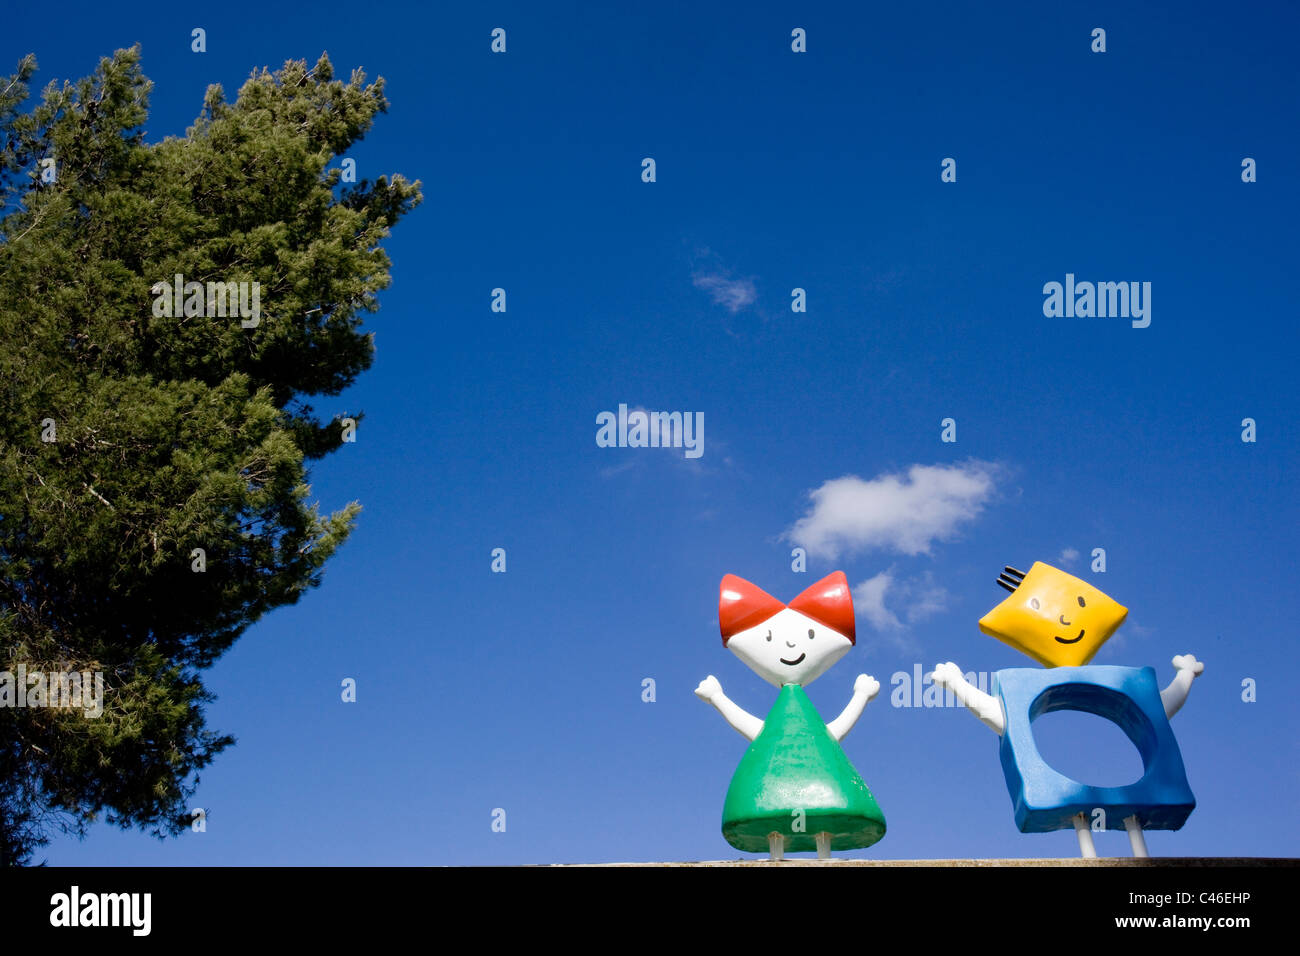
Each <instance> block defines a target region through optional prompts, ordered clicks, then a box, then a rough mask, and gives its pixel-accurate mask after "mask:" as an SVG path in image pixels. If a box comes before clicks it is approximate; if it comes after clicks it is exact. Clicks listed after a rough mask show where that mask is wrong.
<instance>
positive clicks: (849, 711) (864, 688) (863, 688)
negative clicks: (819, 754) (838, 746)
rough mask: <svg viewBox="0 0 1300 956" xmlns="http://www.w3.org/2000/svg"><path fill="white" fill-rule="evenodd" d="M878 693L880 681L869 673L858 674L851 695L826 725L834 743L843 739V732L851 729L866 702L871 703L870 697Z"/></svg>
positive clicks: (845, 732) (864, 707)
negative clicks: (838, 713)
mask: <svg viewBox="0 0 1300 956" xmlns="http://www.w3.org/2000/svg"><path fill="white" fill-rule="evenodd" d="M879 693H880V681H878V680H876V679H875V678H874V677H872V676H871V675H870V674H859V675H858V679H857V680H855V681H854V682H853V696H852V697H851V698H849V702H848V703H847V704H845V705H844V710H843V711H841V712H840V715H839V716H838V717H836V718H835V719H834V720H832V721H831V722H830V723H829V724H827V725H826V729H827V730H829V731H830V732H831V736H832V737H834V738H835V742H836V743H839V742H840V741H841V740H843V739H844V736H845V734H847V733H848V732H849V731H850V730H852V729H853V725H854V724H856V723H857V722H858V718H859V717H861V716H862V711H863V710H865V709H866V706H867V704H869V703H871V699H872V698H873V697H875V696H876V695H877V694H879Z"/></svg>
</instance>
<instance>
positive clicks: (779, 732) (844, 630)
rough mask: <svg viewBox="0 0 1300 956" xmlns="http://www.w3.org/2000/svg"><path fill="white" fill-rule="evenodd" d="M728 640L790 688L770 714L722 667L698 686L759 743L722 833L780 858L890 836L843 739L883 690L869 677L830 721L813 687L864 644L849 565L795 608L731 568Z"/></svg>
mask: <svg viewBox="0 0 1300 956" xmlns="http://www.w3.org/2000/svg"><path fill="white" fill-rule="evenodd" d="M718 624H719V628H720V630H721V631H722V644H723V646H724V647H727V648H729V649H730V650H731V651H732V652H733V653H734V654H735V655H736V656H737V657H739V658H740V659H741V660H742V661H744V662H745V664H746V665H747V666H748V667H749V668H750V670H752V671H754V673H756V674H758V675H759V676H760V677H762V678H763V679H764V680H766V681H767V682H768V683H770V684H774V685H776V686H777V687H779V688H780V689H781V692H780V694H779V695H778V696H777V699H776V703H775V704H774V705H773V707H772V709H771V711H769V712H768V715H767V719H766V720H759V719H758V718H757V717H755V716H754V715H753V714H750V713H748V712H746V711H745V710H743V709H742V708H740V707H739V706H737V705H736V704H735V703H734V702H732V701H731V700H730V699H729V698H728V697H727V695H726V694H724V693H723V692H722V686H721V685H720V684H719V683H718V680H717V678H715V677H714V676H713V675H712V674H710V675H709V676H708V677H706V678H705V679H704V680H703V681H701V682H700V686H699V687H697V688H696V689H695V693H696V694H697V695H698V696H699V697H700V698H702V699H703V700H706V701H708V702H709V703H710V704H712V705H713V706H714V707H716V708H717V709H718V711H719V713H721V714H722V716H723V718H724V719H725V720H726V721H727V723H729V724H730V725H731V726H732V727H733V728H734V729H735V730H736V731H738V732H739V733H740V734H741V735H742V736H743V737H745V739H746V740H749V741H750V742H751V743H750V745H749V749H748V750H746V751H745V756H744V757H743V758H742V759H741V761H740V766H739V767H737V768H736V773H735V776H734V777H732V780H731V786H730V787H729V788H728V790H727V799H726V802H725V803H724V804H723V810H722V835H723V836H724V837H726V840H727V842H728V843H730V844H731V845H732V846H733V847H735V848H736V849H737V850H743V851H746V852H751V853H761V852H762V851H763V850H767V851H768V852H769V853H770V855H771V859H773V860H780V859H781V858H782V857H783V856H784V854H785V852H786V851H787V850H788V851H790V852H795V853H797V852H802V851H810V850H816V851H817V856H818V857H819V858H821V859H827V858H829V857H830V853H831V849H832V847H834V848H838V849H841V850H851V849H861V848H864V847H869V846H871V845H872V844H874V843H876V842H877V841H878V840H879V839H880V838H881V837H883V836H884V835H885V817H884V814H882V813H881V812H880V807H879V806H878V805H877V804H876V801H875V798H874V797H872V795H871V791H870V790H868V789H867V785H866V784H865V783H863V781H862V778H861V777H860V776H859V775H858V772H857V771H856V770H854V769H853V765H852V764H851V763H849V758H848V757H847V756H845V754H844V751H843V749H841V747H840V741H841V740H843V739H844V736H845V735H846V734H847V733H848V732H849V731H850V730H851V729H853V725H854V724H856V723H857V721H858V718H859V717H860V716H862V711H863V709H864V708H865V707H866V706H867V704H868V702H870V701H871V699H872V698H873V697H875V696H876V694H877V693H879V691H880V682H879V681H877V680H876V679H875V678H874V677H871V676H869V675H867V674H859V675H858V679H857V680H856V681H854V684H853V697H852V699H851V700H850V701H849V703H848V705H847V706H846V707H845V708H844V711H843V713H841V714H840V715H839V716H838V717H836V718H835V719H834V720H833V721H831V722H830V723H829V724H827V723H824V722H823V721H822V719H821V715H819V714H818V713H817V709H816V708H815V707H813V705H812V702H811V701H810V700H809V699H808V695H807V694H805V693H804V690H803V685H805V684H809V683H811V682H812V681H814V680H816V679H817V678H818V677H820V676H821V675H822V674H824V673H825V672H826V671H827V670H829V669H830V667H831V665H832V664H834V663H835V662H836V661H838V660H839V659H840V658H841V657H843V656H844V655H845V654H847V653H848V652H849V650H850V649H851V648H852V647H853V645H854V643H855V642H856V627H855V625H854V617H853V597H852V595H851V594H850V592H849V582H848V579H847V578H846V577H845V576H844V572H843V571H836V572H834V573H833V574H830V575H827V576H826V577H825V578H823V579H822V580H820V581H818V582H817V583H816V584H814V585H813V586H812V587H810V588H808V589H807V590H806V591H804V592H803V593H802V594H800V595H799V596H798V597H797V598H795V599H794V600H793V601H791V602H790V604H789V605H788V606H787V605H785V604H782V603H781V602H780V601H778V600H777V599H776V598H774V597H772V595H770V594H768V593H767V592H765V591H763V590H762V589H761V588H759V587H757V586H756V585H754V584H751V583H750V582H749V581H746V580H745V579H744V578H740V577H737V576H736V575H734V574H728V575H726V576H725V577H724V578H723V579H722V584H721V586H720V588H719V591H718Z"/></svg>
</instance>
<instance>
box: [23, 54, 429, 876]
mask: <svg viewBox="0 0 1300 956" xmlns="http://www.w3.org/2000/svg"><path fill="white" fill-rule="evenodd" d="M35 69H36V62H35V59H34V58H33V57H27V58H26V59H25V60H24V61H23V62H22V63H21V64H19V67H18V70H17V72H16V73H15V74H14V75H13V76H11V77H9V78H8V79H7V80H0V195H2V196H3V200H4V203H5V205H4V209H3V212H2V213H0V343H3V351H2V352H0V402H2V403H3V404H2V406H0V407H2V408H3V414H2V415H0V669H3V670H7V671H9V672H10V673H13V674H15V677H16V673H17V670H18V666H19V664H20V663H21V664H25V666H26V669H27V671H28V672H38V671H39V672H44V673H49V672H60V671H61V672H67V671H91V672H101V673H102V674H103V675H104V698H103V704H104V710H103V713H102V715H99V716H87V714H86V711H85V710H84V709H81V708H75V709H74V708H56V707H50V706H35V707H33V706H28V707H16V706H0V862H3V863H9V864H13V863H24V862H29V861H30V860H31V858H32V855H33V853H34V851H35V850H37V849H38V848H39V847H40V846H41V845H43V844H44V843H46V842H48V839H49V838H50V836H51V835H52V834H53V833H55V832H72V833H84V831H85V828H86V826H87V825H88V823H89V822H90V821H92V820H94V819H96V818H101V819H106V820H108V821H110V822H112V823H115V824H117V825H119V826H121V827H123V828H132V827H139V828H142V829H144V830H146V831H148V832H151V833H153V834H154V835H157V836H160V837H161V836H166V835H169V834H176V833H179V832H180V831H181V830H182V829H183V828H185V827H186V826H188V824H189V822H190V818H189V815H188V814H189V808H188V806H187V800H188V798H189V797H190V796H191V795H192V794H193V792H194V788H195V786H196V785H197V783H198V771H199V770H200V769H201V768H203V767H204V766H206V765H207V764H208V763H209V762H210V761H211V760H212V759H213V758H214V757H215V756H216V754H218V753H219V752H220V751H221V750H222V749H223V748H225V747H227V746H228V745H230V744H231V743H233V739H232V738H231V737H229V736H226V735H223V734H221V733H218V732H216V731H214V730H211V729H209V728H208V727H207V725H206V723H205V719H204V706H205V704H206V703H207V702H209V701H210V700H211V699H212V698H211V695H210V694H209V693H208V692H207V691H206V689H205V688H204V685H203V683H202V680H201V676H202V671H203V669H204V668H206V667H208V666H210V665H211V664H212V663H213V662H214V661H216V660H217V659H218V657H220V655H221V654H222V653H223V652H224V651H225V650H226V649H227V648H229V647H230V646H231V644H232V643H233V642H234V641H235V639H236V638H237V637H239V635H240V634H241V633H242V632H243V631H244V630H245V628H247V627H248V626H249V625H250V624H252V623H253V622H254V621H256V620H257V619H258V618H259V617H261V616H262V615H263V614H265V613H266V612H267V611H269V610H271V609H273V608H276V607H279V606H281V605H285V604H292V603H294V602H295V601H297V600H298V599H299V598H300V597H301V596H302V594H303V593H304V592H305V591H306V590H307V589H308V588H310V587H312V586H314V585H316V584H318V583H319V581H320V576H321V569H322V566H323V564H324V563H325V561H326V560H327V559H328V558H329V557H330V555H331V554H333V553H334V551H335V550H336V549H337V548H338V547H339V545H340V544H341V543H342V542H343V541H344V539H345V538H346V537H347V535H348V532H349V530H350V528H351V526H352V522H353V520H354V518H355V516H356V514H357V512H358V510H359V506H358V505H356V504H355V503H353V504H351V505H349V506H348V507H346V508H344V509H343V510H341V511H339V512H336V513H334V514H330V515H325V516H322V515H321V514H320V513H319V512H318V510H317V508H316V507H315V506H314V505H313V504H311V503H310V502H309V501H308V495H309V488H308V486H307V484H306V477H307V472H306V464H307V463H308V462H309V461H311V460H314V459H319V458H321V457H322V456H324V455H326V454H328V453H329V452H331V451H334V450H336V449H337V448H339V447H340V445H341V444H342V440H343V439H342V427H341V423H340V421H338V420H337V419H335V420H332V421H321V420H319V419H318V418H317V417H316V416H315V415H314V414H313V409H312V407H311V406H310V405H308V404H306V403H305V401H304V398H305V397H309V396H313V395H335V394H337V393H339V392H340V391H341V390H342V389H344V388H346V387H347V386H348V385H349V384H351V383H352V382H353V380H354V379H355V378H356V376H357V375H358V374H359V373H360V372H362V371H363V370H364V369H366V368H367V367H369V365H370V362H371V359H372V354H373V343H372V340H371V336H370V335H368V334H367V333H365V332H363V331H362V329H361V316H362V315H363V313H365V312H373V311H374V310H375V309H376V307H377V303H376V293H377V292H378V291H379V290H380V289H382V288H384V287H385V286H386V285H387V284H388V281H389V272H388V270H389V260H388V257H387V255H386V254H385V253H384V251H383V250H382V249H381V248H380V242H381V241H382V240H383V239H384V238H385V237H386V236H387V235H388V230H389V228H390V227H391V226H392V225H393V224H394V223H395V222H396V221H397V220H398V219H399V218H401V216H402V215H403V214H405V213H407V212H409V211H410V210H411V209H413V208H414V207H415V206H416V205H418V204H419V202H420V199H421V194H420V183H419V182H418V181H417V182H414V183H410V182H407V181H406V180H404V179H403V178H402V177H401V176H394V177H393V178H392V179H391V180H390V179H388V178H386V177H380V178H379V179H377V180H375V181H373V182H371V181H367V180H362V181H360V182H358V183H353V184H345V183H342V182H340V178H341V176H340V172H339V170H338V169H337V168H333V169H331V168H330V163H331V161H332V160H335V158H336V157H338V156H339V155H340V154H342V153H344V152H345V151H346V150H347V149H348V148H349V146H351V144H353V143H355V142H357V141H358V140H359V139H360V138H361V137H362V136H363V135H364V134H365V133H366V131H367V130H369V128H370V126H371V123H372V121H373V120H374V118H375V115H376V114H377V113H381V112H384V111H385V110H386V108H387V105H388V104H387V100H386V99H385V97H384V92H383V80H382V79H378V80H376V81H375V82H374V83H370V84H367V83H366V78H365V76H364V74H362V73H361V72H360V71H356V72H354V73H353V74H352V76H351V78H350V80H349V81H348V82H342V81H340V80H336V79H335V78H334V76H333V71H332V69H331V66H330V62H329V60H328V59H327V58H326V57H325V56H322V57H321V58H320V60H319V61H318V62H317V63H316V65H315V66H314V67H310V68H309V67H308V66H307V64H306V63H305V62H301V61H300V62H292V61H291V62H288V63H286V64H285V65H284V67H283V68H282V69H279V70H276V71H274V72H269V71H267V70H261V71H255V72H254V73H253V74H252V76H251V77H250V78H249V80H248V81H247V82H246V83H245V84H244V86H243V87H242V88H241V89H240V91H239V94H238V96H237V98H236V100H235V102H233V103H228V102H227V101H226V99H225V97H224V96H223V93H222V90H221V88H220V87H216V86H213V87H210V88H209V89H208V92H207V95H206V97H205V100H204V104H203V110H202V112H201V113H200V115H199V118H198V119H197V120H196V121H195V123H194V125H193V126H192V127H191V128H190V129H189V130H188V131H187V133H186V135H185V136H184V137H183V138H181V137H168V138H166V139H164V140H163V141H161V142H157V143H147V142H145V139H144V132H143V128H142V127H143V124H144V122H145V119H146V115H147V106H148V94H149V91H150V88H151V84H150V83H149V81H148V80H147V79H146V78H145V77H144V75H143V73H142V72H141V68H140V52H139V49H138V47H137V48H134V49H131V50H119V51H118V52H117V53H115V54H114V55H113V56H112V57H111V58H105V59H104V60H102V61H101V62H100V64H99V67H98V69H97V70H96V71H95V72H94V74H93V75H92V76H90V77H87V78H85V79H83V80H80V81H79V82H77V83H64V84H63V85H62V86H59V85H56V84H50V85H49V86H48V87H46V89H45V91H44V94H43V97H42V98H41V101H40V102H39V103H33V104H32V105H31V106H30V108H28V106H27V103H28V91H27V87H28V82H29V81H30V79H31V77H32V75H33V74H34V72H35ZM50 160H52V161H53V162H52V163H51V162H49V161H50ZM336 165H337V163H336ZM177 274H180V275H182V276H183V277H184V281H185V282H191V281H194V282H199V283H204V284H205V285H204V287H203V289H204V291H203V294H201V295H188V294H187V295H186V297H185V301H184V302H176V303H170V304H171V305H174V308H163V307H162V305H160V304H159V303H160V295H161V293H160V292H159V291H158V290H159V289H161V288H162V286H156V285H155V284H157V283H164V284H166V286H167V287H169V288H170V287H172V286H173V285H174V277H175V276H176V275H177ZM209 282H212V283H240V282H246V283H249V286H247V287H246V288H249V289H251V288H252V285H251V284H252V283H254V282H256V283H258V288H259V289H260V314H259V315H258V321H257V322H256V324H252V320H251V319H250V320H247V321H244V320H241V318H240V316H239V315H238V314H236V315H234V316H233V317H232V316H230V315H227V317H224V318H223V317H220V316H216V317H214V316H211V315H208V314H206V310H208V309H209V307H210V306H214V305H215V306H221V305H223V304H224V302H223V301H222V292H221V290H223V289H228V290H231V291H233V289H234V288H235V287H233V286H229V287H226V286H217V287H215V288H216V289H217V290H218V295H217V297H216V302H215V303H213V302H210V301H209V298H210V297H209V295H208V294H207V289H208V287H207V286H206V283H209ZM235 298H236V299H237V297H235ZM167 304H169V303H163V305H167ZM227 311H228V310H227ZM196 312H198V313H200V314H194V313H196ZM160 313H161V314H160ZM357 417H359V416H357ZM195 549H202V551H203V554H204V563H205V570H203V571H201V572H200V571H196V570H194V568H195V567H197V566H198V560H199V557H198V554H197V553H196V551H195ZM9 690H10V692H11V693H12V692H14V691H16V690H17V688H15V687H13V686H12V685H11V686H10V688H9ZM4 693H5V688H4V687H3V686H0V704H3V695H4Z"/></svg>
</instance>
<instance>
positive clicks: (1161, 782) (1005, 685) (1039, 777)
mask: <svg viewBox="0 0 1300 956" xmlns="http://www.w3.org/2000/svg"><path fill="white" fill-rule="evenodd" d="M993 679H994V688H995V690H994V693H995V695H996V696H997V697H998V698H999V699H1000V700H1001V701H1002V707H1003V711H1004V713H1005V715H1006V729H1005V731H1004V732H1003V734H1002V744H1001V750H1000V754H1001V758H1002V772H1003V774H1004V775H1005V777H1006V780H1007V790H1008V791H1009V792H1010V794H1011V802H1012V805H1013V807H1014V810H1015V819H1016V826H1017V827H1018V828H1019V829H1020V831H1021V832H1022V833H1046V832H1048V831H1050V830H1064V829H1072V828H1073V826H1074V822H1073V818H1074V816H1075V814H1077V813H1083V814H1084V815H1085V817H1086V818H1087V820H1088V823H1089V825H1090V826H1091V825H1092V824H1093V821H1094V819H1095V817H1094V814H1093V811H1094V810H1096V809H1098V808H1100V809H1102V810H1104V811H1105V813H1106V819H1105V825H1106V829H1109V830H1122V829H1124V820H1125V818H1126V817H1129V816H1133V815H1136V816H1137V818H1138V821H1139V822H1140V823H1141V825H1142V829H1144V830H1177V829H1178V828H1179V827H1181V826H1182V825H1183V824H1184V823H1185V822H1186V821H1187V817H1188V816H1189V815H1190V814H1191V812H1192V810H1193V809H1195V807H1196V798H1195V797H1193V796H1192V790H1191V787H1189V786H1188V784H1187V772H1186V771H1185V770H1184V768H1183V755H1182V753H1181V751H1179V749H1178V741H1177V740H1176V739H1175V738H1174V732H1173V729H1172V728H1171V727H1170V726H1169V719H1168V718H1167V717H1165V710H1164V705H1163V704H1161V702H1160V688H1159V685H1158V684H1157V683H1156V672H1155V671H1154V670H1152V669H1151V668H1150V667H1115V666H1110V665H1096V664H1094V665H1088V666H1085V667H1053V668H1046V669H1039V668H1029V667H1017V668H1011V669H1008V670H1000V671H998V672H996V673H995V674H994V675H993ZM1057 710H1077V711H1082V712H1084V713H1089V714H1096V715H1097V716H1098V717H1102V718H1105V719H1107V720H1110V721H1113V722H1114V723H1115V724H1117V725H1118V726H1119V727H1120V729H1121V730H1123V731H1124V733H1125V734H1126V735H1127V736H1128V738H1129V740H1131V741H1132V742H1133V745H1134V746H1135V747H1137V749H1138V753H1140V754H1141V755H1142V767H1143V773H1142V777H1141V779H1140V780H1138V781H1137V782H1136V783H1132V784H1128V785H1127V786H1123V787H1094V786H1090V785H1088V784H1083V783H1080V782H1079V781H1077V780H1073V779H1071V778H1070V777H1067V776H1065V775H1064V774H1062V773H1060V772H1059V771H1057V770H1055V769H1053V768H1052V767H1051V766H1050V765H1049V764H1048V763H1047V761H1046V760H1044V759H1043V757H1042V755H1041V754H1040V753H1039V751H1038V745H1037V743H1036V742H1035V740H1034V731H1033V722H1034V719H1035V718H1037V717H1039V716H1041V715H1042V714H1047V713H1051V712H1052V711H1057Z"/></svg>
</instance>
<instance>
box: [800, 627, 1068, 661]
mask: <svg viewBox="0 0 1300 956" xmlns="http://www.w3.org/2000/svg"><path fill="white" fill-rule="evenodd" d="M1079 636H1080V637H1082V636H1083V635H1082V634H1080V635H1079ZM1057 640H1058V641H1059V640H1060V638H1059V637H1058V638H1057ZM807 656H808V655H807V654H800V655H799V656H798V657H796V658H795V659H794V660H792V661H787V660H786V659H785V658H784V657H782V658H779V660H780V661H781V663H782V664H789V665H790V666H791V667H794V665H795V664H798V663H800V662H801V661H802V660H803V659H804V658H805V657H807Z"/></svg>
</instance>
